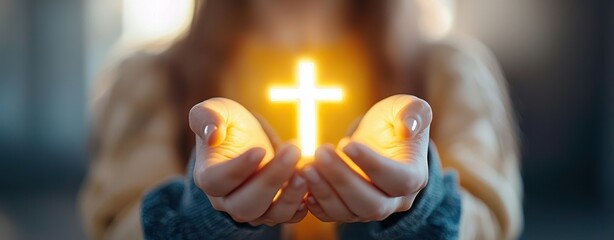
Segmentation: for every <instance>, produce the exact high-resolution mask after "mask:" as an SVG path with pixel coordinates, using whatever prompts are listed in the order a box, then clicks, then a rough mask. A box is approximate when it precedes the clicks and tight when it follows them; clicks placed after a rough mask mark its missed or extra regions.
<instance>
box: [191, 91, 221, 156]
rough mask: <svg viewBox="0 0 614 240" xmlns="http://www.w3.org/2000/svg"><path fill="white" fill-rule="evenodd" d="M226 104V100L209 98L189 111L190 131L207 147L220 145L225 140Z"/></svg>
mask: <svg viewBox="0 0 614 240" xmlns="http://www.w3.org/2000/svg"><path fill="white" fill-rule="evenodd" d="M228 101H230V100H228ZM226 104H227V99H224V98H211V99H208V100H205V101H204V102H201V103H199V104H196V105H194V107H192V109H190V114H189V121H190V129H192V132H194V134H196V135H197V136H198V137H200V138H201V139H202V140H203V142H204V143H206V144H207V145H208V146H217V145H220V144H221V143H222V142H223V141H224V139H225V138H226V127H227V122H228V116H229V112H228V110H227V108H226V106H225V105H226Z"/></svg>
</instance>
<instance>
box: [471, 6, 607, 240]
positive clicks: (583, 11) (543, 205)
mask: <svg viewBox="0 0 614 240" xmlns="http://www.w3.org/2000/svg"><path fill="white" fill-rule="evenodd" d="M459 2H460V4H459V8H460V9H459V10H460V11H459V14H460V16H459V21H460V22H459V27H460V28H461V29H463V30H465V31H467V32H470V33H472V34H474V35H475V36H476V37H477V38H479V39H481V40H483V41H484V42H485V43H486V44H487V45H488V46H489V47H490V48H491V49H492V50H493V51H494V53H495V54H496V55H497V57H498V59H499V60H500V62H501V65H502V67H503V69H504V71H505V75H506V77H507V79H508V81H509V83H510V90H511V95H512V98H513V101H514V105H515V107H516V110H517V112H518V116H519V123H520V128H521V136H522V153H523V155H522V156H523V159H522V173H523V180H524V186H525V233H524V238H526V239H578V238H582V239H587V238H588V239H591V238H598V239H602V238H603V236H604V235H603V234H604V232H605V230H606V229H607V227H608V226H607V221H606V220H607V219H609V218H612V215H611V214H610V215H609V214H608V213H606V210H607V207H606V206H607V205H609V204H608V203H611V201H610V202H606V200H607V193H608V192H612V190H611V187H612V186H613V185H612V183H613V182H614V181H613V180H614V178H612V177H611V176H612V174H614V169H612V167H609V168H608V166H611V165H609V164H611V162H612V161H611V160H612V156H614V155H612V154H611V151H612V150H611V148H612V146H613V145H612V143H613V142H612V137H611V136H612V119H613V118H610V120H606V118H605V117H606V113H605V109H608V108H610V109H611V108H612V105H613V104H612V103H613V101H612V100H614V98H612V97H611V94H612V93H614V92H613V91H612V87H613V86H612V84H611V81H608V79H609V77H608V75H607V74H608V70H610V69H612V68H611V66H612V65H611V63H608V51H609V49H611V47H612V46H614V45H612V38H611V36H612V32H611V31H612V25H611V23H612V22H611V20H610V17H609V16H610V15H611V14H609V13H614V12H612V11H611V6H609V5H610V3H609V2H608V1H599V0H589V1H559V0H546V1H529V0H524V1H507V2H501V1H495V2H493V1H482V0H474V1H469V0H461V1H459ZM486 19H487V20H486ZM608 64H609V65H608ZM605 139H609V140H608V141H604V140H605ZM608 151H610V152H609V153H608ZM608 154H609V155H608Z"/></svg>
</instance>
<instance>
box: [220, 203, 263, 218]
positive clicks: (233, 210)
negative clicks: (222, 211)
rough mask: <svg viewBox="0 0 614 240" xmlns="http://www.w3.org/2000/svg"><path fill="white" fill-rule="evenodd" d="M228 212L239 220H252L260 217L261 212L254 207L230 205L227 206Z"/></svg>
mask: <svg viewBox="0 0 614 240" xmlns="http://www.w3.org/2000/svg"><path fill="white" fill-rule="evenodd" d="M227 212H228V214H230V216H232V217H233V219H236V220H238V221H237V222H250V221H254V220H256V219H258V217H260V215H261V214H259V213H258V212H257V211H256V210H254V209H253V208H248V207H233V206H229V207H228V208H227Z"/></svg>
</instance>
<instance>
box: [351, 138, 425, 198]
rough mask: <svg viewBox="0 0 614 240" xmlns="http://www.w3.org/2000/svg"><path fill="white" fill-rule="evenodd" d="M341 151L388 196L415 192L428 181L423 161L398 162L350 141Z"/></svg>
mask: <svg viewBox="0 0 614 240" xmlns="http://www.w3.org/2000/svg"><path fill="white" fill-rule="evenodd" d="M343 152H344V153H345V154H346V155H347V156H348V157H349V158H350V159H351V160H352V161H353V162H354V163H356V165H358V167H360V169H362V171H364V172H365V173H366V174H367V176H369V179H371V181H372V182H373V184H375V186H377V187H378V188H379V189H381V190H382V191H384V192H385V193H386V194H387V195H388V196H391V197H400V196H406V195H410V194H414V193H417V192H418V191H420V190H421V189H422V188H424V186H426V183H427V181H428V166H427V164H426V163H425V162H424V161H416V162H412V163H406V162H398V161H395V160H392V159H389V158H386V157H384V156H382V155H381V154H379V153H377V152H375V151H374V150H373V149H371V148H370V147H368V146H366V145H364V144H361V143H358V142H350V143H349V144H347V145H346V146H345V147H344V148H343ZM425 157H426V156H425Z"/></svg>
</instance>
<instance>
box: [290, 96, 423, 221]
mask: <svg viewBox="0 0 614 240" xmlns="http://www.w3.org/2000/svg"><path fill="white" fill-rule="evenodd" d="M431 119H432V113H431V107H430V106H429V104H428V103H427V102H426V101H424V100H422V99H419V98H417V97H414V96H410V95H395V96H391V97H388V98H386V99H384V100H382V101H380V102H378V103H377V104H375V105H374V106H373V107H372V108H371V109H370V110H369V111H368V112H367V114H365V116H364V117H363V119H362V120H361V122H360V124H359V126H358V128H357V129H356V131H355V132H354V133H353V134H352V136H351V137H350V138H346V139H344V140H342V141H341V142H340V144H339V146H338V150H336V149H335V148H334V147H333V146H332V145H330V144H329V145H323V146H321V147H320V148H319V149H318V151H317V152H316V156H315V161H314V162H313V164H311V165H310V166H307V167H306V168H304V169H303V170H302V172H301V174H302V175H303V176H304V177H305V178H307V182H308V186H309V196H308V197H307V208H308V209H309V211H311V212H312V214H313V215H315V216H316V217H317V218H319V219H320V220H322V221H326V222H357V221H360V222H368V221H381V220H384V219H386V218H387V217H388V216H390V215H391V214H392V213H395V212H401V211H407V210H409V209H410V208H411V206H412V204H413V202H414V200H415V198H416V196H417V195H418V193H419V192H420V190H422V188H424V187H425V186H426V184H427V182H428V164H427V150H428V145H429V130H430V124H431ZM346 156H347V157H346Z"/></svg>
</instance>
